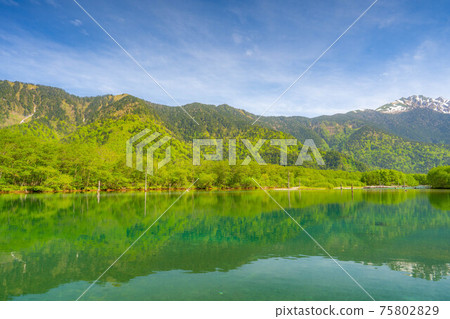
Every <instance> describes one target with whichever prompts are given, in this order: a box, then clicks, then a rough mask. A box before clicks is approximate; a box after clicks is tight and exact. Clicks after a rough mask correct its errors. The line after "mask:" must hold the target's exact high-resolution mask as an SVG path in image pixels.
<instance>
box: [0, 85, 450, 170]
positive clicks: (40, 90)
mask: <svg viewBox="0 0 450 319" xmlns="http://www.w3.org/2000/svg"><path fill="white" fill-rule="evenodd" d="M183 108H184V109H185V110H186V111H188V112H189V113H190V114H191V115H192V116H193V117H194V118H195V119H196V120H197V122H198V123H199V125H196V124H195V123H194V122H193V121H192V119H190V118H189V117H188V116H186V114H185V113H184V111H183V110H182V109H181V107H171V106H165V105H161V104H155V103H152V102H148V101H145V100H143V99H140V98H137V97H134V96H132V95H129V94H125V93H124V94H120V95H103V96H96V97H78V96H75V95H72V94H69V93H67V92H66V91H64V90H62V89H59V88H53V87H48V86H40V85H34V84H27V83H21V82H9V81H0V127H10V126H19V127H20V126H22V125H27V127H23V130H28V131H29V130H31V131H32V132H35V133H33V134H38V135H42V136H45V138H54V139H56V140H74V141H78V142H79V143H90V142H92V141H95V143H100V144H99V145H101V144H102V143H103V144H104V143H108V142H107V141H110V142H111V141H112V142H113V143H114V144H115V146H114V147H115V148H116V149H119V148H120V143H122V142H124V141H123V138H122V137H121V136H120V134H119V132H118V131H117V130H116V128H115V127H114V126H115V125H114V122H115V121H119V120H122V119H125V121H127V119H128V121H130V123H135V124H136V125H135V126H133V127H142V129H143V128H144V126H143V124H142V123H144V122H145V123H147V124H146V125H148V126H149V127H153V128H155V129H159V130H161V131H162V132H166V133H167V134H170V135H171V136H173V137H174V138H175V139H176V140H177V141H180V143H181V144H183V145H184V146H182V145H181V144H179V146H180V152H181V153H183V154H184V155H187V152H186V151H185V150H186V149H187V145H188V144H189V143H191V141H192V139H194V138H222V139H231V138H238V139H241V138H250V139H252V140H254V141H256V140H257V139H258V138H265V139H268V138H296V139H297V140H299V142H300V143H303V142H304V141H305V140H306V139H313V140H314V141H315V143H316V145H317V146H318V147H319V148H321V149H322V150H323V154H325V153H326V152H331V151H333V152H339V153H341V154H342V155H339V156H340V159H339V160H337V161H335V165H333V166H331V168H334V169H345V170H349V169H350V170H352V169H353V170H354V169H358V170H364V169H365V168H363V166H361V164H362V165H367V167H368V168H394V169H398V170H403V171H405V172H425V171H427V170H428V169H430V168H432V167H434V166H436V165H439V164H442V163H444V164H445V163H448V158H449V155H448V149H449V147H448V144H449V143H450V141H449V137H448V136H449V134H448V127H450V125H449V123H450V122H449V121H450V115H449V114H442V113H438V112H436V111H433V110H429V109H425V108H416V109H412V110H410V111H408V112H402V113H398V114H387V113H382V112H378V111H376V110H367V111H360V112H348V113H345V114H336V115H331V116H330V115H328V116H319V117H315V118H307V117H302V116H294V117H283V116H278V117H277V116H269V117H261V118H260V120H259V121H258V122H257V125H251V123H252V122H253V121H254V120H255V119H256V118H258V116H257V115H255V114H252V113H250V112H247V111H245V110H243V109H237V108H234V107H231V106H229V105H226V104H222V105H218V106H215V105H207V104H201V103H191V104H186V105H184V106H183ZM30 115H31V116H30ZM122 122H123V121H122ZM105 123H107V125H106V124H105ZM139 123H141V124H139ZM367 126H369V127H373V128H374V129H375V130H376V131H377V133H376V134H375V133H374V134H356V133H357V132H358V130H361V129H363V128H365V127H367ZM126 127H128V126H126ZM130 130H131V131H130ZM364 130H365V129H363V131H364ZM128 131H130V132H135V129H129V130H128ZM380 132H382V133H380ZM355 134H356V135H355ZM355 137H358V138H360V139H361V141H359V142H355ZM92 139H93V140H92ZM368 139H369V140H370V139H372V140H371V141H370V143H369V141H368ZM114 140H115V141H114ZM118 141H121V142H120V143H119V142H118ZM351 143H355V144H354V145H358V146H359V147H358V148H355V150H353V149H351V148H349V147H347V146H348V145H350V144H351ZM382 143H387V144H388V146H389V144H391V147H390V149H392V150H394V149H395V152H397V154H396V155H397V156H399V157H400V159H399V160H398V161H394V162H395V163H396V164H395V165H394V164H392V165H389V163H387V162H386V161H384V160H383V159H382V154H378V155H377V156H371V155H370V154H368V153H367V152H364V149H363V147H362V145H366V146H367V145H373V146H374V147H375V146H376V145H377V146H376V149H385V148H386V147H385V146H383V145H382ZM393 143H396V145H392V144H393ZM398 145H400V146H401V147H397V146H398ZM394 146H395V147H394ZM356 149H357V151H356ZM388 149H389V147H388ZM183 150H184V151H183ZM244 151H245V150H244V149H241V150H239V152H241V155H242V154H243V153H242V152H244ZM263 151H264V153H265V156H267V157H268V158H269V159H271V161H272V162H273V161H275V158H276V154H277V152H278V154H279V150H277V149H276V148H271V147H265V148H264V150H263ZM225 152H227V150H225ZM357 152H358V154H357ZM372 152H375V149H373V148H372ZM421 152H422V153H424V156H425V159H422V157H421V156H422V155H419V153H421ZM330 154H332V153H330ZM394 155H395V154H394ZM427 155H428V156H427ZM330 158H331V157H330ZM358 163H360V164H358Z"/></svg>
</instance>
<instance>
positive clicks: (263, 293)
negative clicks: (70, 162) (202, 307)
mask: <svg viewBox="0 0 450 319" xmlns="http://www.w3.org/2000/svg"><path fill="white" fill-rule="evenodd" d="M270 193H271V195H272V196H273V197H274V198H275V199H276V200H277V201H279V203H280V204H281V205H282V206H283V207H285V209H286V210H287V212H289V214H291V215H292V216H293V217H294V218H295V219H296V220H297V221H298V222H299V223H300V224H301V225H302V226H303V227H304V228H305V229H306V230H307V231H308V232H309V233H310V234H311V235H312V236H313V237H314V238H315V239H316V240H317V241H318V242H319V243H320V244H321V245H322V246H323V247H324V248H325V249H326V250H327V251H328V252H329V253H330V254H331V255H332V256H333V257H334V258H336V260H337V261H338V262H339V264H340V265H341V266H342V267H343V268H345V270H346V271H348V273H350V274H351V275H352V276H353V277H354V278H355V279H356V280H357V281H358V282H359V283H360V284H361V286H363V287H364V288H365V289H366V290H367V292H369V293H370V294H371V295H372V296H373V297H374V298H375V299H377V300H450V281H449V278H448V274H449V269H450V248H449V246H450V215H449V209H450V192H448V191H431V190H408V191H406V192H405V191H397V190H384V191H379V190H371V191H362V190H361V191H356V190H355V192H354V194H353V196H352V193H351V191H349V190H344V191H343V192H341V191H302V192H299V191H291V192H287V191H272V192H270ZM179 195H180V193H149V194H147V197H146V199H145V198H144V194H143V193H102V194H101V197H100V199H98V198H97V195H96V194H36V195H9V194H8V195H0V299H1V300H74V299H77V298H78V297H79V296H80V295H81V293H82V292H83V291H84V290H85V289H86V288H87V287H88V286H89V285H90V284H91V283H92V282H93V281H94V280H95V279H97V277H98V276H100V274H101V273H103V272H104V271H105V269H106V268H107V267H108V266H109V265H110V264H111V263H113V262H114V260H115V259H116V258H117V257H118V256H120V254H121V253H122V252H123V251H124V250H125V249H126V248H127V247H128V246H129V245H130V244H131V243H132V242H133V241H134V240H135V239H137V238H138V237H139V235H140V234H141V233H142V232H143V231H144V230H145V229H146V228H147V227H148V226H149V225H150V224H152V223H153V221H155V219H156V218H157V217H158V216H159V215H160V214H161V213H162V212H163V211H164V210H165V209H166V208H167V207H169V206H170V205H171V204H172V202H173V201H174V200H175V199H176V198H177V197H178V196H179ZM145 202H146V205H145V204H144V203H145ZM82 300H369V297H368V295H367V294H366V293H365V292H364V291H363V290H362V289H360V288H359V287H358V286H357V285H356V284H355V283H354V282H353V281H352V280H351V279H350V278H349V277H348V276H347V275H346V274H345V273H344V272H343V271H342V269H340V268H339V267H338V266H337V265H336V264H335V263H334V262H333V260H332V259H330V258H329V257H328V256H327V255H326V254H325V253H324V252H323V251H322V250H321V249H320V248H319V247H318V246H317V245H316V244H315V243H314V242H313V241H312V240H311V239H310V238H309V237H308V236H307V235H306V234H305V233H304V232H303V231H302V230H301V229H300V228H299V226H298V225H296V224H295V223H294V222H293V221H292V220H291V219H290V218H289V217H288V216H287V214H286V213H285V212H283V211H282V210H280V208H279V207H278V206H277V205H276V204H275V203H274V202H273V201H272V200H271V199H270V198H269V197H268V196H267V195H266V194H265V193H264V192H262V191H255V192H189V193H187V194H185V195H184V196H183V197H181V199H180V200H179V201H178V202H177V203H176V204H174V205H173V206H172V207H171V209H170V210H169V211H168V212H167V213H166V214H165V215H164V216H163V217H162V218H161V219H160V220H158V221H157V222H156V223H155V225H154V226H153V227H152V228H151V229H150V230H149V231H148V232H147V233H146V234H145V235H144V236H143V237H142V238H141V239H140V240H139V241H138V242H137V243H136V244H135V245H134V246H133V247H132V248H131V249H130V250H129V251H128V252H127V253H126V254H125V255H124V256H123V257H122V258H121V259H120V260H119V261H118V262H117V263H116V264H115V265H114V266H113V267H112V268H111V269H110V270H109V271H108V272H107V273H106V274H105V275H104V276H103V277H102V278H101V279H100V281H99V282H98V283H97V284H95V285H94V286H93V287H92V288H91V289H90V290H89V291H88V292H86V294H85V295H84V296H83V298H82Z"/></svg>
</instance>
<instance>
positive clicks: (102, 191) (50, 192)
mask: <svg viewBox="0 0 450 319" xmlns="http://www.w3.org/2000/svg"><path fill="white" fill-rule="evenodd" d="M259 189H260V188H257V187H256V188H241V187H236V188H209V189H198V188H191V189H189V190H188V188H187V187H179V188H171V187H170V188H169V187H167V188H148V189H147V190H144V189H143V188H120V189H101V190H97V189H88V190H82V189H76V190H49V191H29V190H13V191H3V190H0V195H1V194H59V193H98V192H100V193H127V192H167V191H169V192H171V191H174V192H180V191H186V190H188V191H196V192H216V191H254V190H259ZM263 189H264V190H273V191H302V190H356V189H357V190H364V189H366V190H370V189H404V190H408V189H432V188H431V186H429V185H417V186H402V185H392V186H385V185H367V186H354V187H349V186H345V187H334V188H325V187H290V188H288V187H263Z"/></svg>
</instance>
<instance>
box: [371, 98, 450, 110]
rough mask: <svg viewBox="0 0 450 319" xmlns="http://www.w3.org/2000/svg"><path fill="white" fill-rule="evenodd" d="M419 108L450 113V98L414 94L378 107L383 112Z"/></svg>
mask: <svg viewBox="0 0 450 319" xmlns="http://www.w3.org/2000/svg"><path fill="white" fill-rule="evenodd" d="M419 108H421V109H430V110H433V111H436V112H440V113H445V114H450V100H447V99H444V98H442V97H438V98H437V99H434V98H430V97H425V96H423V95H413V96H410V97H407V98H404V97H402V98H401V99H399V100H396V101H394V102H392V103H389V104H385V105H383V106H381V107H379V108H377V111H378V112H381V113H390V114H395V113H402V112H407V111H411V110H413V109H419Z"/></svg>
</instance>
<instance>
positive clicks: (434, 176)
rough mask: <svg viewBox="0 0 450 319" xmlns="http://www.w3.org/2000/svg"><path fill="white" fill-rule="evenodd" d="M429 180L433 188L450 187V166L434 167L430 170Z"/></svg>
mask: <svg viewBox="0 0 450 319" xmlns="http://www.w3.org/2000/svg"><path fill="white" fill-rule="evenodd" d="M427 180H428V183H429V184H430V185H431V187H433V188H450V166H438V167H435V168H432V169H431V170H430V171H429V172H428V175H427Z"/></svg>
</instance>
